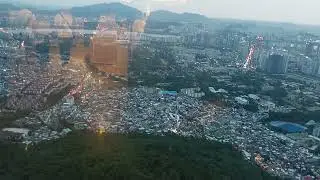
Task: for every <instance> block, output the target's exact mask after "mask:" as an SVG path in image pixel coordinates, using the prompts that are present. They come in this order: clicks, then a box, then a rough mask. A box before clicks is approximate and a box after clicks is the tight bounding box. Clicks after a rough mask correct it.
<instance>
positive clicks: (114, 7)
mask: <svg viewBox="0 0 320 180" xmlns="http://www.w3.org/2000/svg"><path fill="white" fill-rule="evenodd" d="M23 8H28V6H27V5H21V4H18V5H13V4H9V3H3V4H0V11H2V12H4V11H10V10H19V9H23ZM28 9H31V10H32V11H33V12H35V13H40V14H50V15H52V14H56V13H58V11H59V10H57V9H55V10H49V9H43V8H40V7H31V6H30V7H29V8H28ZM70 12H71V13H72V15H73V16H76V17H79V16H81V17H89V18H92V17H99V16H100V15H115V16H116V17H117V18H127V19H139V18H142V17H143V13H142V12H141V11H139V10H138V9H136V8H133V7H130V6H127V5H124V4H121V3H109V4H106V3H102V4H94V5H88V6H81V7H73V8H71V9H70ZM149 20H152V21H164V22H192V23H200V22H202V23H206V22H209V21H211V20H212V19H209V18H207V17H205V16H202V15H199V14H192V13H183V14H179V13H174V12H170V11H163V10H159V11H154V12H152V13H151V15H150V17H149Z"/></svg>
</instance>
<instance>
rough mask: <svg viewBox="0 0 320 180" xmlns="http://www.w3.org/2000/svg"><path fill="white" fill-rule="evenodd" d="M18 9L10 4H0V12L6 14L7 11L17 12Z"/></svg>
mask: <svg viewBox="0 0 320 180" xmlns="http://www.w3.org/2000/svg"><path fill="white" fill-rule="evenodd" d="M19 9H20V8H19V7H17V6H14V5H12V4H9V3H0V12H1V13H3V12H8V11H12V10H19Z"/></svg>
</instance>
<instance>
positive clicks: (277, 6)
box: [0, 0, 320, 25]
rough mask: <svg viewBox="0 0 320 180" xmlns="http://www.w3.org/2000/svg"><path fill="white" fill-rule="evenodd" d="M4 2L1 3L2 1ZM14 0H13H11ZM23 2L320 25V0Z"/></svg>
mask: <svg viewBox="0 0 320 180" xmlns="http://www.w3.org/2000/svg"><path fill="white" fill-rule="evenodd" d="M0 1H1V0H0ZM12 1H13V0H12ZM14 1H20V2H27V3H29V2H31V3H37V4H38V5H43V4H55V5H57V4H59V5H63V6H73V5H75V6H80V5H85V4H94V3H101V2H112V1H118V2H119V1H121V2H123V3H125V4H128V5H131V6H134V7H136V8H139V9H140V10H145V9H147V8H148V7H150V9H151V10H158V9H166V10H171V11H175V12H194V13H200V14H203V15H206V16H208V17H222V18H235V19H250V20H267V21H281V22H294V23H303V24H318V25H320V11H319V9H320V0H14Z"/></svg>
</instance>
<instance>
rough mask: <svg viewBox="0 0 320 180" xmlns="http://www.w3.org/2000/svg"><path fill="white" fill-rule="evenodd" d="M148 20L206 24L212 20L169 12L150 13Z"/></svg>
mask: <svg viewBox="0 0 320 180" xmlns="http://www.w3.org/2000/svg"><path fill="white" fill-rule="evenodd" d="M149 20H151V21H166V22H188V23H208V22H209V21H212V19H209V18H207V17H206V16H203V15H200V14H193V13H182V14H179V13H174V12H170V11H163V10H159V11H154V12H152V13H151V15H150V17H149Z"/></svg>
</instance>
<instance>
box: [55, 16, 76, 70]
mask: <svg viewBox="0 0 320 180" xmlns="http://www.w3.org/2000/svg"><path fill="white" fill-rule="evenodd" d="M54 23H55V27H56V28H58V29H62V30H61V31H59V32H58V39H59V53H60V59H61V62H62V64H66V63H68V62H69V60H70V55H71V53H70V51H71V47H72V44H73V33H72V29H71V27H72V23H73V17H72V15H71V14H70V13H69V12H66V11H64V12H60V13H58V14H57V15H56V16H55V18H54Z"/></svg>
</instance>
